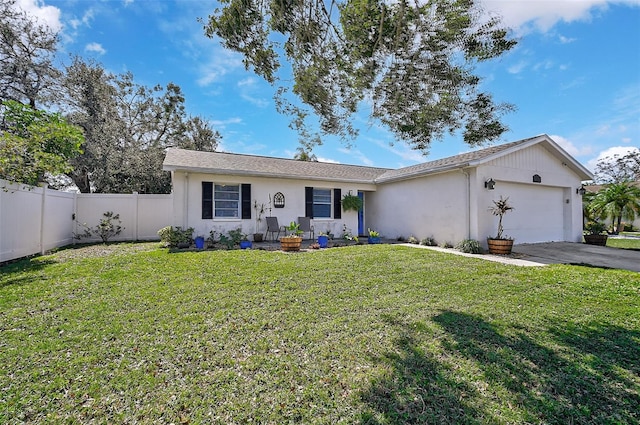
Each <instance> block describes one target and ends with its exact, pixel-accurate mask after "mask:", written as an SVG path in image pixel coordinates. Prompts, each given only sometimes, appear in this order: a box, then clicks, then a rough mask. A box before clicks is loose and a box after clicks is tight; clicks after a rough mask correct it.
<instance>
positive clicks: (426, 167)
mask: <svg viewBox="0 0 640 425" xmlns="http://www.w3.org/2000/svg"><path fill="white" fill-rule="evenodd" d="M543 141H544V142H547V143H549V141H551V139H550V138H549V136H546V135H540V136H535V137H531V138H528V139H523V140H518V141H516V142H511V143H505V144H502V145H496V146H491V147H488V148H485V149H479V150H476V151H472V152H466V153H463V154H460V155H455V156H450V157H447V158H442V159H437V160H435V161H429V162H424V163H421V164H416V165H411V166H409V167H404V168H399V169H397V170H393V169H389V168H376V167H363V166H359V165H345V164H332V163H327V162H308V161H296V160H293V159H284V158H272V157H266V156H256V155H242V154H233V153H222V152H199V151H189V150H184V149H175V148H173V149H168V150H167V156H166V158H165V160H164V165H163V169H164V170H167V171H175V170H181V171H189V172H200V173H212V174H232V175H246V176H257V177H276V178H288V179H306V180H324V181H340V182H352V183H369V184H376V183H385V182H391V181H397V180H404V179H411V178H415V177H419V176H422V175H427V174H433V173H439V172H443V171H447V170H451V169H455V168H462V167H469V166H475V165H478V164H480V163H482V162H484V161H489V160H491V159H493V158H495V157H498V156H501V155H503V154H507V153H508V152H511V151H513V150H517V149H518V147H520V146H522V145H527V144H535V143H538V142H543ZM551 142H552V141H551ZM552 143H553V142H552ZM553 145H554V146H555V143H553ZM557 150H559V151H562V149H560V148H559V147H557ZM562 152H563V151H562ZM558 154H560V155H567V154H566V153H560V152H558ZM569 158H570V157H569ZM576 164H577V165H576V167H577V172H581V173H582V174H584V176H586V177H585V178H589V175H590V173H589V172H588V170H586V169H584V167H582V166H581V165H580V164H579V163H577V162H576Z"/></svg>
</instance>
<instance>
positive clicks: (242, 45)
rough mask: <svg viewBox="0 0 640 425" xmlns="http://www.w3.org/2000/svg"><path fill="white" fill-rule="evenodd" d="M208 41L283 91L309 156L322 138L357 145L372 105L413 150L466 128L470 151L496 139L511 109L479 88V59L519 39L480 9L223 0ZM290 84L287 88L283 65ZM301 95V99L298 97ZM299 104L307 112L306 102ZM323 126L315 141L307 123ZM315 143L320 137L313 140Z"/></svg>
mask: <svg viewBox="0 0 640 425" xmlns="http://www.w3.org/2000/svg"><path fill="white" fill-rule="evenodd" d="M221 4H222V5H221V7H219V8H217V9H215V10H214V12H213V13H212V14H211V15H210V16H209V20H208V22H206V24H205V34H206V35H207V36H208V37H210V38H219V39H220V40H221V42H222V44H223V46H224V47H226V48H229V49H231V50H234V51H236V52H239V53H241V54H242V55H243V59H244V64H245V66H246V67H247V69H249V68H251V69H252V70H253V71H254V72H255V73H256V74H257V75H259V76H262V77H263V78H264V79H265V80H266V81H268V82H269V83H271V84H274V85H275V84H279V87H278V88H277V90H276V97H277V101H276V106H277V109H278V111H279V112H281V113H285V114H288V115H290V116H291V117H292V118H291V127H292V128H294V129H296V130H298V131H299V133H300V135H301V139H302V140H303V145H304V151H305V152H309V147H310V145H312V144H314V143H321V141H320V135H324V134H336V135H339V136H341V137H343V138H345V139H348V138H354V137H355V136H356V135H357V131H356V130H355V129H354V127H353V117H354V116H356V114H357V113H358V110H359V108H360V106H362V104H363V103H364V102H366V103H367V107H368V109H369V110H370V111H371V112H370V118H371V119H372V120H377V121H379V122H380V123H382V124H383V125H384V126H386V127H387V128H388V129H389V130H390V131H391V132H392V133H394V135H395V136H396V137H397V138H398V139H401V140H405V141H406V142H407V143H408V144H409V145H410V146H411V147H412V148H413V149H416V150H420V151H423V152H427V151H428V150H429V146H430V145H431V142H432V140H435V139H442V138H444V136H445V135H446V134H447V133H454V132H456V131H458V130H460V129H462V131H463V137H464V140H465V141H466V142H467V143H469V144H470V145H477V144H480V143H482V142H485V141H491V140H496V139H497V138H499V136H500V135H501V134H502V133H503V132H504V131H505V130H506V127H505V126H504V125H503V124H502V123H501V122H500V118H501V116H502V114H504V113H505V112H507V111H510V110H511V109H512V106H511V105H506V104H496V103H494V102H493V100H492V97H491V95H490V94H488V93H483V92H480V91H479V88H480V83H481V79H480V78H479V77H478V76H477V75H475V74H474V70H475V66H476V64H477V63H478V62H481V61H484V60H488V59H492V58H496V57H499V56H500V55H501V54H503V53H504V52H506V51H508V50H509V49H511V48H512V47H513V46H514V45H515V44H516V42H515V41H514V40H511V39H510V38H509V37H508V34H507V30H506V29H505V28H503V27H501V25H500V22H499V19H498V18H496V17H492V18H489V19H488V20H487V19H485V16H484V15H483V14H482V13H481V10H480V9H479V7H478V6H477V4H476V2H471V1H434V2H427V3H420V2H416V3H414V2H404V1H403V2H387V1H384V0H371V1H362V0H333V1H328V2H318V1H312V0H300V1H295V2H280V1H271V0H224V1H222V2H221ZM283 62H288V63H289V65H291V68H292V71H291V74H292V75H293V78H292V80H293V81H292V83H291V84H289V83H288V81H290V80H282V81H278V72H279V69H280V66H281V63H283ZM293 97H295V99H293ZM300 102H301V103H302V105H300ZM310 113H314V114H315V115H316V116H317V117H318V119H319V131H318V134H316V135H315V136H312V135H310V134H309V130H308V127H309V124H308V123H307V117H308V115H309V114H310ZM310 140H315V141H316V142H314V141H310Z"/></svg>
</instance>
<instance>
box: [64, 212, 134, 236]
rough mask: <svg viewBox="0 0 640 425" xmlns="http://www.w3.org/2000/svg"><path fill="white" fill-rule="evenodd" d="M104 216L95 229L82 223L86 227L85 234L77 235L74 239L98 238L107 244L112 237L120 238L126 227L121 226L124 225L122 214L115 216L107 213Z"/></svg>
mask: <svg viewBox="0 0 640 425" xmlns="http://www.w3.org/2000/svg"><path fill="white" fill-rule="evenodd" d="M102 215H103V218H101V219H100V221H99V222H98V224H96V225H95V226H94V227H89V226H87V224H86V223H82V224H81V226H83V227H84V233H82V234H79V235H78V234H75V235H74V237H75V238H76V239H82V238H91V237H94V236H98V237H99V238H100V239H102V242H103V243H107V242H109V239H111V238H112V237H114V236H118V235H119V234H120V232H122V230H123V229H124V227H122V226H120V225H121V224H122V221H121V220H120V214H114V213H113V211H107V212H105V213H104V214H102ZM114 221H117V223H114Z"/></svg>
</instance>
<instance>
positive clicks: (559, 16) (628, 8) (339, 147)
mask: <svg viewBox="0 0 640 425" xmlns="http://www.w3.org/2000/svg"><path fill="white" fill-rule="evenodd" d="M18 2H19V4H20V5H21V6H22V7H23V8H25V9H26V10H28V11H30V12H31V13H32V14H34V15H37V16H39V17H40V18H41V19H42V20H44V21H46V22H47V23H48V24H49V25H51V26H52V27H53V28H55V29H59V30H60V34H61V45H60V47H61V49H60V50H61V52H60V60H62V61H68V60H69V59H68V58H69V55H73V54H78V55H80V56H83V57H85V58H92V59H95V60H97V61H99V62H101V63H102V64H103V65H104V67H105V68H106V69H108V70H109V71H111V72H113V73H122V72H126V71H131V72H132V73H133V75H134V77H135V81H136V82H138V83H140V84H145V85H149V86H153V85H155V84H162V85H166V84H167V83H169V82H174V83H176V84H178V85H179V86H180V87H181V88H182V89H183V91H184V94H185V97H186V106H187V110H188V113H190V114H193V115H200V116H202V117H204V118H205V119H207V120H209V121H211V123H212V124H213V126H214V127H215V128H216V129H217V130H218V131H219V132H220V133H221V134H222V136H223V141H222V144H221V150H223V151H226V152H234V153H247V154H256V155H268V156H276V157H289V158H290V157H292V156H293V154H294V153H295V150H296V148H297V146H298V136H297V134H296V133H295V132H293V131H292V130H290V129H289V128H288V118H287V117H285V116H281V115H279V114H278V113H277V112H276V111H275V107H274V102H273V99H272V95H273V92H274V89H273V88H272V87H271V86H269V85H268V84H266V83H264V82H263V81H262V80H261V79H260V78H259V77H257V76H255V75H254V74H253V73H252V72H250V71H246V70H245V69H244V66H243V65H242V62H241V57H240V56H239V55H237V54H235V53H232V52H230V51H226V50H224V49H223V48H222V47H221V46H220V44H219V43H218V42H217V41H215V40H211V39H208V38H206V37H205V36H204V34H203V30H202V24H200V23H198V21H197V18H205V19H206V17H207V16H208V15H209V14H210V13H211V12H212V11H213V10H214V8H215V7H216V5H217V3H216V2H212V1H199V0H181V1H170V0H157V1H151V0H110V1H106V0H105V1H100V0H97V1H89V0H68V1H66V0H45V1H38V0H19V1H18ZM483 4H484V7H485V9H487V10H493V11H496V12H497V13H499V14H501V15H502V16H503V18H504V22H505V24H507V25H509V26H510V27H511V28H512V29H513V30H514V34H515V36H516V37H517V38H518V40H519V44H518V46H517V47H516V48H515V49H514V50H512V51H511V52H509V53H507V54H506V55H505V56H503V57H501V58H498V59H497V60H494V61H491V62H488V63H483V64H481V65H479V67H478V74H479V75H480V76H481V77H482V78H483V86H482V89H483V90H487V91H489V92H491V93H493V94H494V96H495V99H496V100H498V101H505V102H510V103H513V104H514V105H515V106H516V107H517V110H516V111H515V112H513V113H510V114H508V115H507V116H506V117H505V118H504V121H505V123H506V124H507V125H508V126H509V127H510V131H509V132H508V133H506V134H505V135H504V136H503V138H502V142H508V141H514V140H518V139H521V138H526V137H531V136H535V135H538V134H541V133H547V134H549V135H550V136H551V137H553V138H554V140H556V141H557V142H558V143H559V144H560V145H561V146H562V147H563V148H564V149H565V150H567V151H568V152H569V153H570V154H571V155H573V156H574V157H575V158H576V159H577V160H579V161H580V162H582V163H583V164H584V165H586V166H587V167H589V168H593V166H594V165H595V163H596V161H597V159H598V158H601V157H603V156H606V155H611V154H614V153H619V154H623V153H625V152H626V151H628V150H630V149H637V148H638V147H639V146H640V0H627V1H605V0H555V1H542V0H521V1H517V0H483ZM360 123H361V133H360V136H359V137H358V139H357V140H356V141H355V145H354V146H353V147H352V148H351V149H347V148H346V147H345V146H344V145H343V144H342V143H341V142H340V141H339V140H336V139H332V138H328V139H325V140H324V144H323V145H322V146H320V147H318V148H316V150H314V153H315V154H316V155H317V156H318V158H319V159H320V160H324V161H334V162H340V163H345V164H357V165H370V166H378V167H390V168H397V167H401V166H407V165H411V164H415V163H417V162H424V161H427V160H433V159H438V158H442V157H445V156H450V155H456V154H458V153H461V152H465V151H469V150H471V148H469V147H468V146H466V145H465V144H464V143H462V141H461V137H452V138H447V139H445V140H444V141H442V142H436V143H434V144H433V145H432V148H431V151H430V154H429V156H428V157H424V156H422V155H421V154H420V153H419V152H415V151H412V150H410V149H408V148H407V147H406V146H405V145H404V144H403V143H402V142H401V141H398V140H395V139H394V138H393V136H392V135H391V134H390V133H388V132H386V131H385V130H384V129H382V128H380V127H379V126H378V125H376V124H375V123H374V124H370V123H368V122H367V120H366V118H363V119H362V120H361V122H360ZM390 143H392V144H393V145H390Z"/></svg>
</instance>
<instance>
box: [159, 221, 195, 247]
mask: <svg viewBox="0 0 640 425" xmlns="http://www.w3.org/2000/svg"><path fill="white" fill-rule="evenodd" d="M194 231H195V230H194V228H193V227H189V228H188V229H184V230H183V229H182V227H180V226H177V227H175V228H174V227H172V226H167V227H163V228H162V229H160V230H158V236H160V241H161V242H162V243H164V244H165V246H169V247H172V248H175V247H177V246H178V244H183V243H188V244H190V243H191V242H192V241H193V232H194Z"/></svg>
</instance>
